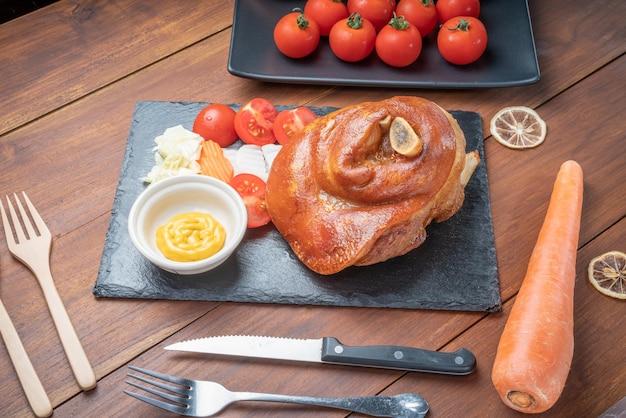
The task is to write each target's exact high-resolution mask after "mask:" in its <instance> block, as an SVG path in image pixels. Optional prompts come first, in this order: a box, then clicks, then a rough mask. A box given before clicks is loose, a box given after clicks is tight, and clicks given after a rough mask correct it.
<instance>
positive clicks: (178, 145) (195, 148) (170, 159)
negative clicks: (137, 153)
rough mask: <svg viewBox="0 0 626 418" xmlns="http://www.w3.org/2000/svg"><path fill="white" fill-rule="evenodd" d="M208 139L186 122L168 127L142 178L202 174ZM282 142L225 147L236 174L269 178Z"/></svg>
mask: <svg viewBox="0 0 626 418" xmlns="http://www.w3.org/2000/svg"><path fill="white" fill-rule="evenodd" d="M203 140H204V139H203V138H202V137H201V136H200V135H198V134H196V133H195V132H192V131H189V130H187V129H185V128H184V127H183V126H182V125H177V126H173V127H171V128H167V129H166V130H165V132H164V133H163V135H160V136H157V137H156V138H155V139H154V142H155V143H156V146H155V147H154V151H155V153H154V166H153V167H152V170H150V172H149V173H148V174H147V175H146V176H145V177H144V178H142V179H141V180H142V181H144V182H145V183H156V182H157V181H159V180H163V179H165V178H168V177H173V176H177V175H180V174H199V173H200V165H199V164H198V161H197V160H198V158H199V157H200V150H201V144H202V141H203ZM281 148H282V145H279V144H269V145H264V146H262V147H261V146H258V145H250V144H244V145H242V146H241V147H239V148H238V149H235V148H224V156H225V157H226V158H228V159H229V160H230V162H231V164H232V165H233V169H234V172H235V174H240V173H250V174H254V175H256V176H258V177H260V178H262V179H263V181H267V176H268V174H269V171H270V168H271V166H272V162H273V161H274V157H276V154H277V153H278V151H280V149H281Z"/></svg>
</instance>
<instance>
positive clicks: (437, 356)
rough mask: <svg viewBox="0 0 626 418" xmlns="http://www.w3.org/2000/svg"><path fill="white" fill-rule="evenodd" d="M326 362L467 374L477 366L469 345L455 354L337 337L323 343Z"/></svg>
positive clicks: (327, 339)
mask: <svg viewBox="0 0 626 418" xmlns="http://www.w3.org/2000/svg"><path fill="white" fill-rule="evenodd" d="M322 361H323V362H324V363H335V364H345V365H352V366H366V367H380V368H383V369H399V370H409V371H415V372H427V373H442V374H454V375H465V374H469V373H471V372H472V371H474V369H475V368H476V357H474V354H472V352H471V351H469V350H468V349H466V348H461V349H460V350H457V351H455V352H452V353H443V352H439V351H431V350H424V349H422V348H412V347H399V346H393V345H374V346H363V347H355V346H348V345H344V344H342V343H340V342H339V340H337V339H336V338H332V337H325V338H324V339H323V344H322Z"/></svg>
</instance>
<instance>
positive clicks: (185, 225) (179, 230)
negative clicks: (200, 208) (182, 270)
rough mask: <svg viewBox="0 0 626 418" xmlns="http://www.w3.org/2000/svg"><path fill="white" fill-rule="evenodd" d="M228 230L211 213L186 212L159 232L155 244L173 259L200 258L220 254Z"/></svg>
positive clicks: (171, 220) (163, 226)
mask: <svg viewBox="0 0 626 418" xmlns="http://www.w3.org/2000/svg"><path fill="white" fill-rule="evenodd" d="M225 239H226V230H225V229H224V227H223V226H222V224H220V223H219V222H218V221H216V220H215V218H213V217H212V216H211V215H209V214H208V213H203V212H186V213H181V214H180V215H176V216H174V217H173V218H172V219H170V220H169V221H168V222H167V223H166V224H165V225H162V226H160V227H159V228H158V229H157V232H156V244H157V247H158V248H159V250H160V251H161V252H162V253H163V255H164V256H165V257H166V258H168V259H170V260H172V261H198V260H203V259H205V258H208V257H210V256H212V255H213V254H215V253H217V252H218V251H219V250H220V249H221V248H222V247H223V246H224V240H225Z"/></svg>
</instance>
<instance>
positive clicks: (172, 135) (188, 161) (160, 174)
mask: <svg viewBox="0 0 626 418" xmlns="http://www.w3.org/2000/svg"><path fill="white" fill-rule="evenodd" d="M202 141H203V138H202V137H201V136H200V135H198V134H196V133H194V132H191V131H189V130H187V129H185V128H184V127H183V126H182V125H177V126H174V127H171V128H167V129H166V130H165V132H164V133H163V135H160V136H157V137H156V138H155V140H154V142H156V144H157V145H156V146H155V147H154V151H155V154H154V160H155V164H154V166H153V167H152V170H150V172H149V173H148V174H147V175H146V177H144V178H142V180H143V181H144V182H146V183H156V182H157V181H159V180H163V179H165V178H168V177H172V176H176V175H179V174H198V173H200V165H199V164H198V162H197V160H198V158H199V157H200V144H201V143H202Z"/></svg>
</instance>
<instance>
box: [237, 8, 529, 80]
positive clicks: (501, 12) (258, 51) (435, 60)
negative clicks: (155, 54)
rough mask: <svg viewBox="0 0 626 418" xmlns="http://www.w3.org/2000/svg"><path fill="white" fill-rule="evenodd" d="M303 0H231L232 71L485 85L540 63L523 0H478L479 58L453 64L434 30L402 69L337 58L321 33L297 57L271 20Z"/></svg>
mask: <svg viewBox="0 0 626 418" xmlns="http://www.w3.org/2000/svg"><path fill="white" fill-rule="evenodd" d="M304 3H305V2H304V0H302V1H285V0H236V1H235V10H234V17H233V29H232V36H231V42H230V55H229V58H228V71H229V72H230V73H231V74H234V75H237V76H240V77H246V78H252V79H256V80H262V81H270V82H279V83H303V84H331V85H353V86H377V87H405V88H484V87H505V86H519V85H526V84H532V83H535V82H537V81H539V65H538V63H537V52H536V50H535V41H534V38H533V31H532V24H531V21H530V14H529V11H528V2H527V0H504V1H503V0H482V1H481V2H480V7H481V10H480V19H481V21H482V22H483V23H484V24H485V27H486V29H487V36H488V41H487V50H486V51H485V53H484V54H483V56H482V57H481V58H479V59H478V61H476V62H474V63H472V64H470V65H466V66H456V65H452V64H449V63H448V62H446V61H445V60H444V59H443V58H442V57H441V55H440V54H439V51H438V50H437V34H436V33H431V34H430V35H429V36H427V37H426V38H425V40H424V42H423V48H422V53H421V55H420V57H419V58H418V60H417V61H416V62H414V63H413V64H411V65H410V66H408V67H405V68H393V67H390V66H388V65H386V64H384V63H383V62H382V61H381V60H380V59H379V58H378V57H377V56H376V54H375V53H372V54H371V55H370V56H369V57H368V58H367V59H365V60H363V61H359V62H357V63H348V62H343V61H341V60H339V59H338V58H336V57H335V56H334V54H333V52H332V51H331V49H330V47H329V46H328V39H327V38H326V37H323V38H322V40H321V42H320V46H319V47H318V48H317V50H316V51H315V52H314V53H313V54H312V55H310V56H308V57H306V58H302V59H299V60H294V59H291V58H288V57H286V56H284V55H282V54H281V53H280V52H279V51H278V49H277V48H276V46H275V44H274V38H273V32H274V25H275V24H276V22H278V20H279V19H280V18H281V17H282V16H283V15H285V14H286V13H288V12H290V11H291V10H292V9H293V8H294V7H303V6H304Z"/></svg>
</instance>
